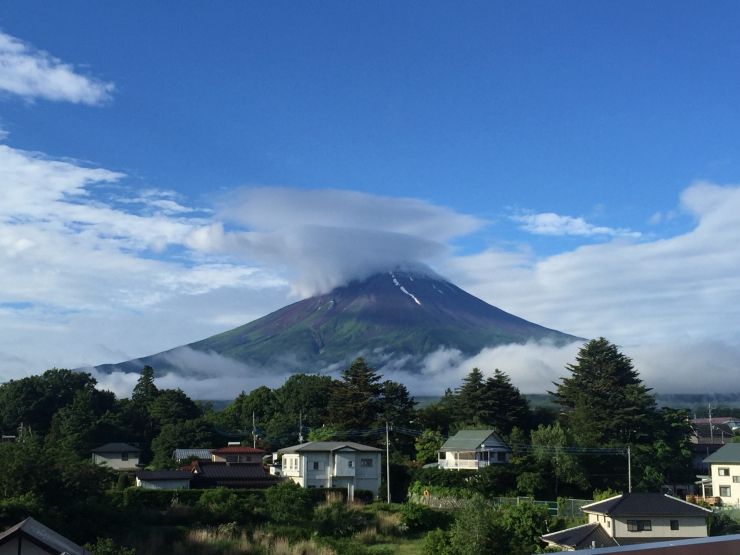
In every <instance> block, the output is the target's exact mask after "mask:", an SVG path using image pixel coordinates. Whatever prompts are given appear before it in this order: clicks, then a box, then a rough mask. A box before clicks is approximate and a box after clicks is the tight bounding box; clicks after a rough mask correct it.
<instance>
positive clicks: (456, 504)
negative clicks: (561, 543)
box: [410, 494, 593, 518]
mask: <svg viewBox="0 0 740 555" xmlns="http://www.w3.org/2000/svg"><path fill="white" fill-rule="evenodd" d="M410 501H412V502H413V503H419V504H421V505H426V506H427V507H431V508H433V509H446V510H456V509H462V508H464V507H466V506H467V505H468V503H470V499H465V498H462V497H448V496H438V495H432V494H427V495H419V494H412V495H411V497H410ZM488 502H489V503H490V504H491V505H493V506H494V507H498V506H500V505H519V504H520V503H533V504H535V505H537V506H541V507H545V508H547V512H548V513H549V514H550V515H552V516H560V517H564V518H579V517H582V516H583V513H581V507H583V506H584V505H588V504H589V503H593V500H592V499H566V498H561V499H559V500H558V501H538V500H536V499H534V498H533V497H491V498H489V499H488Z"/></svg>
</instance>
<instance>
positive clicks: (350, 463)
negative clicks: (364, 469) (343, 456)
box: [347, 461, 355, 468]
mask: <svg viewBox="0 0 740 555" xmlns="http://www.w3.org/2000/svg"><path fill="white" fill-rule="evenodd" d="M354 464H355V462H354V461H347V466H348V467H349V468H352V467H353V466H354Z"/></svg>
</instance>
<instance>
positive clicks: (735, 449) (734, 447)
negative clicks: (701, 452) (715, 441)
mask: <svg viewBox="0 0 740 555" xmlns="http://www.w3.org/2000/svg"><path fill="white" fill-rule="evenodd" d="M704 462H705V463H708V464H716V463H740V443H727V444H725V445H723V446H722V448H721V449H718V450H717V452H716V453H712V454H711V455H709V456H708V457H707V458H706V459H704Z"/></svg>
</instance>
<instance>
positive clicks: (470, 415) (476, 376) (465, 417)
mask: <svg viewBox="0 0 740 555" xmlns="http://www.w3.org/2000/svg"><path fill="white" fill-rule="evenodd" d="M484 385H485V380H484V378H483V372H481V371H480V370H479V369H478V368H473V369H472V370H471V371H470V373H469V374H468V375H467V376H466V377H465V378H464V379H463V382H462V385H461V386H460V388H459V389H458V390H457V395H456V403H455V405H456V407H455V414H454V418H455V421H456V423H457V425H458V427H464V426H480V425H481V424H483V422H482V420H481V410H482V409H483V406H484V404H485V387H484Z"/></svg>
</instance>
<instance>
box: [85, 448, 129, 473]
mask: <svg viewBox="0 0 740 555" xmlns="http://www.w3.org/2000/svg"><path fill="white" fill-rule="evenodd" d="M139 453H141V450H140V449H139V448H138V447H134V446H133V445H129V444H128V443H106V444H105V445H101V446H100V447H97V448H96V449H93V450H92V460H93V462H94V463H95V464H102V465H105V466H108V467H110V468H112V469H113V470H135V469H136V467H137V466H138V464H139Z"/></svg>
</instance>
